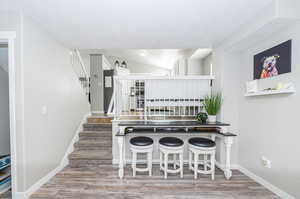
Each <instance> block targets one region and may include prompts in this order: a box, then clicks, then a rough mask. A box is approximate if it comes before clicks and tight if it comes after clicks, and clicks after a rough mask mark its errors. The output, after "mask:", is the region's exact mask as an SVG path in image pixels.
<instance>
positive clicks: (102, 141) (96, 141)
mask: <svg viewBox="0 0 300 199" xmlns="http://www.w3.org/2000/svg"><path fill="white" fill-rule="evenodd" d="M77 143H80V144H99V145H101V144H110V146H111V145H112V140H111V139H103V138H101V139H99V138H80V139H79V141H78V142H76V143H75V144H77Z"/></svg>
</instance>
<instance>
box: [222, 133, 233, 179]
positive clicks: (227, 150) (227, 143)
mask: <svg viewBox="0 0 300 199" xmlns="http://www.w3.org/2000/svg"><path fill="white" fill-rule="evenodd" d="M224 144H225V154H226V160H225V170H224V174H225V177H226V179H227V180H229V179H230V178H231V176H232V172H231V163H230V155H231V145H232V144H233V137H229V136H227V137H225V138H224Z"/></svg>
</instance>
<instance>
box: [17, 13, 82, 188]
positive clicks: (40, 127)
mask: <svg viewBox="0 0 300 199" xmlns="http://www.w3.org/2000/svg"><path fill="white" fill-rule="evenodd" d="M22 50H23V65H24V73H23V75H24V107H23V108H24V134H25V140H24V142H25V147H24V150H25V174H24V178H25V189H28V188H29V187H30V186H31V185H33V184H34V183H35V182H37V180H39V179H40V178H42V177H43V176H45V175H46V174H48V173H49V172H50V171H51V170H53V169H54V168H55V167H57V166H58V165H59V164H60V161H61V160H62V158H63V156H64V154H65V152H66V150H67V147H68V145H69V143H70V142H71V140H72V138H73V136H74V133H75V131H76V129H77V127H78V125H79V123H80V121H81V119H82V117H83V116H84V115H85V114H86V113H87V112H88V101H87V97H86V96H85V94H84V92H83V90H82V88H81V86H80V83H79V81H78V80H77V77H76V75H75V73H74V72H73V70H72V67H71V65H70V57H69V49H67V48H65V47H64V46H62V45H61V44H60V43H58V42H56V41H55V40H53V39H52V38H51V37H50V36H49V35H48V34H47V33H46V32H44V31H43V30H42V29H41V28H39V26H38V25H36V24H34V23H33V22H32V21H31V20H29V19H28V18H24V21H23V49H22ZM44 106H45V107H47V114H45V115H43V114H42V113H41V111H42V108H43V107H44Z"/></svg>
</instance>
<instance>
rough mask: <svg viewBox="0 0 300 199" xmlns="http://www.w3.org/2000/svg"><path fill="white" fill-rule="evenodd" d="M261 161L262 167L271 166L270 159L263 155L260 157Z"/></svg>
mask: <svg viewBox="0 0 300 199" xmlns="http://www.w3.org/2000/svg"><path fill="white" fill-rule="evenodd" d="M261 163H262V165H263V166H264V167H266V168H269V169H270V168H271V167H272V163H271V160H268V159H267V158H266V157H265V156H262V157H261Z"/></svg>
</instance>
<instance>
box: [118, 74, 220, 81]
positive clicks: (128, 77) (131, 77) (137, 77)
mask: <svg viewBox="0 0 300 199" xmlns="http://www.w3.org/2000/svg"><path fill="white" fill-rule="evenodd" d="M114 79H118V80H145V79H153V80H156V79H173V80H180V79H181V80H185V79H192V80H193V79H194V80H200V79H203V80H207V79H211V80H212V79H215V76H210V75H188V76H168V75H164V76H155V75H153V76H151V75H131V74H129V75H119V76H114Z"/></svg>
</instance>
